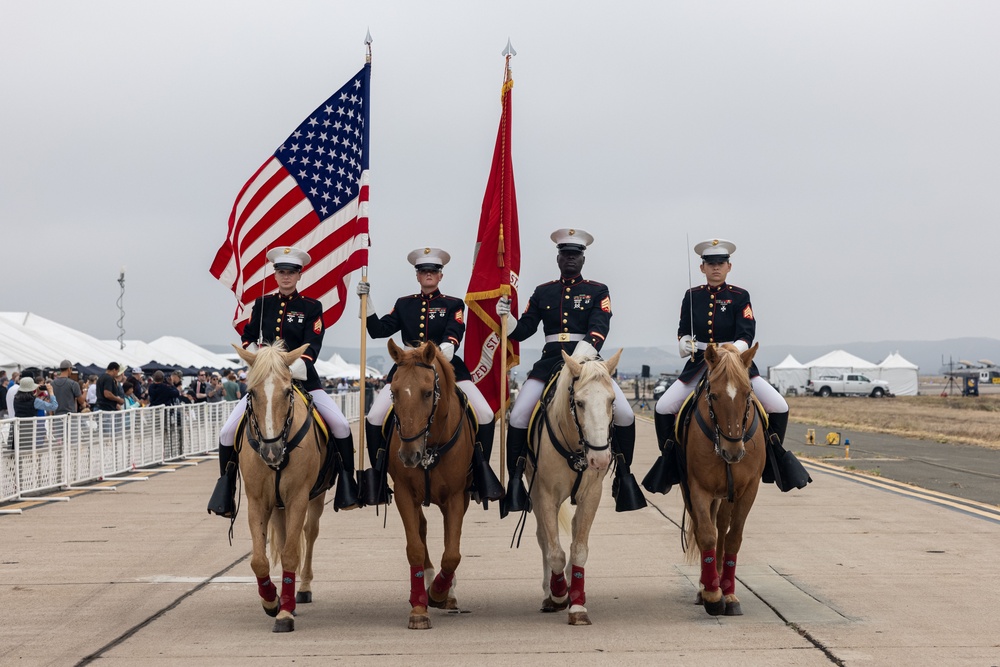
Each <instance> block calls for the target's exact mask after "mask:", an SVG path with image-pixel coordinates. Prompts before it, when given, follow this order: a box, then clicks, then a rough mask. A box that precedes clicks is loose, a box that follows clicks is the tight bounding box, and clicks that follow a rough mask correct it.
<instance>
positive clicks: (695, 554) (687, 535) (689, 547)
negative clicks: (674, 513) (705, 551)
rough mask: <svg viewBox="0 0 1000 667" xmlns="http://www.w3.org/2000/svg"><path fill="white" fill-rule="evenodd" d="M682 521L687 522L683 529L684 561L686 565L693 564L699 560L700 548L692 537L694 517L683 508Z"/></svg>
mask: <svg viewBox="0 0 1000 667" xmlns="http://www.w3.org/2000/svg"><path fill="white" fill-rule="evenodd" d="M683 521H684V522H686V523H687V528H686V529H685V531H684V535H683V537H684V542H683V544H684V547H685V549H684V562H685V563H687V564H688V565H694V564H696V563H699V562H701V550H700V549H699V548H698V540H696V539H695V537H694V528H695V527H694V517H693V516H691V514H690V513H689V512H688V511H687V510H684V519H683Z"/></svg>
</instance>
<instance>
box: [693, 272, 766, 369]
mask: <svg viewBox="0 0 1000 667" xmlns="http://www.w3.org/2000/svg"><path fill="white" fill-rule="evenodd" d="M692 324H693V325H694V327H693V328H694V337H695V340H697V341H698V342H699V343H735V342H736V341H738V340H742V341H744V342H745V343H746V344H747V346H748V347H749V346H751V345H753V338H754V335H755V333H756V331H757V321H756V320H755V319H754V316H753V306H751V305H750V293H749V292H747V291H746V290H745V289H743V288H742V287H736V286H735V285H730V284H728V283H722V284H721V285H719V286H718V287H709V286H708V285H699V286H698V287H692V288H691V289H689V290H688V291H687V292H685V294H684V302H683V303H682V304H681V320H680V325H679V326H678V327H677V337H678V339H679V338H680V337H681V336H690V335H691V330H692ZM704 370H705V352H704V350H698V351H697V352H695V353H694V355H693V356H692V357H690V358H689V359H688V362H687V363H686V364H685V365H684V370H683V371H681V375H680V378H679V379H680V381H681V382H690V381H691V380H692V379H694V378H696V377H698V376H699V375H701V373H702V372H703V371H704ZM758 375H760V371H758V370H757V365H756V364H753V365H751V367H750V377H756V376H758Z"/></svg>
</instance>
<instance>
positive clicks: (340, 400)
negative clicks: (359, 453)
mask: <svg viewBox="0 0 1000 667" xmlns="http://www.w3.org/2000/svg"><path fill="white" fill-rule="evenodd" d="M332 398H333V400H334V402H335V403H337V405H338V406H339V407H340V409H341V411H342V412H343V413H344V416H345V417H347V419H348V421H357V420H358V417H359V415H360V403H359V399H360V394H359V393H358V392H351V393H345V394H333V395H332ZM235 406H236V403H235V402H221V403H198V404H195V405H177V406H169V407H168V406H157V407H155V408H139V409H136V410H123V411H118V412H91V413H86V414H71V415H59V416H55V417H32V418H24V419H5V420H2V421H0V448H2V456H0V503H4V502H9V501H13V500H18V499H20V498H23V497H24V496H26V495H31V494H38V493H42V492H45V491H52V490H57V489H66V488H73V487H75V486H78V485H81V484H85V483H86V482H91V481H94V480H104V479H107V478H108V477H111V476H114V475H120V474H123V473H130V472H132V471H134V470H137V469H140V468H143V467H147V466H152V465H159V464H162V463H166V462H168V461H176V460H179V459H184V458H185V457H188V456H198V455H203V454H206V453H208V452H210V451H213V450H215V449H217V448H218V446H219V431H220V430H221V429H222V425H223V424H225V423H226V420H227V419H228V418H229V415H230V414H231V413H232V411H233V408H234V407H235Z"/></svg>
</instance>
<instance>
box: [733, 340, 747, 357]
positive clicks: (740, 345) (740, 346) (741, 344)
mask: <svg viewBox="0 0 1000 667" xmlns="http://www.w3.org/2000/svg"><path fill="white" fill-rule="evenodd" d="M733 347H735V348H736V349H737V350H739V351H740V354H743V353H744V352H746V351H747V350H749V349H750V346H749V345H747V342H746V341H745V340H738V341H735V342H734V343H733Z"/></svg>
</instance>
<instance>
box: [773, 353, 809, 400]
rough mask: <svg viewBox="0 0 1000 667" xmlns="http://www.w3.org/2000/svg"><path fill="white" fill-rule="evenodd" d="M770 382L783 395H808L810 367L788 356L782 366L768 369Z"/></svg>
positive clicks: (778, 365)
mask: <svg viewBox="0 0 1000 667" xmlns="http://www.w3.org/2000/svg"><path fill="white" fill-rule="evenodd" d="M768 381H769V382H770V383H771V385H772V386H774V388H775V389H777V390H778V392H779V393H781V394H783V395H788V394H796V395H802V394H805V393H806V383H807V382H808V381H809V367H808V366H805V365H803V364H801V363H799V362H798V360H796V359H795V357H793V356H792V355H790V354H789V355H788V356H787V357H785V358H784V360H782V362H781V363H780V364H777V365H776V366H771V368H770V369H768Z"/></svg>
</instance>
